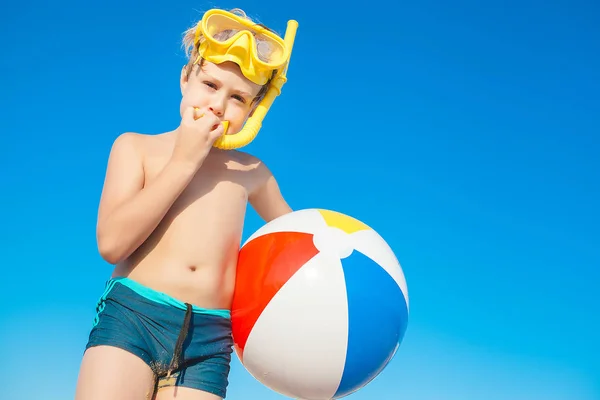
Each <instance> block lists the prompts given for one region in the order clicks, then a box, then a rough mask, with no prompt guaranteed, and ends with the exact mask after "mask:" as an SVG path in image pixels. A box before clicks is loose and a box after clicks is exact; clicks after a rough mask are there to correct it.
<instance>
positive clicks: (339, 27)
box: [0, 0, 600, 400]
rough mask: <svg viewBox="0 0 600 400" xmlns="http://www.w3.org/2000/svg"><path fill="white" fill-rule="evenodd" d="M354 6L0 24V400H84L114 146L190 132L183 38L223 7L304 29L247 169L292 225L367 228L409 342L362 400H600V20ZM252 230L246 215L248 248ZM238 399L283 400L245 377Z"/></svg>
mask: <svg viewBox="0 0 600 400" xmlns="http://www.w3.org/2000/svg"><path fill="white" fill-rule="evenodd" d="M450 3H452V4H450ZM351 4H352V3H346V2H344V3H338V2H333V1H331V2H326V1H312V0H308V1H300V2H297V3H296V2H292V1H289V2H268V1H264V2H256V1H249V0H240V1H238V2H232V1H229V0H228V1H223V2H219V3H216V2H211V3H208V2H203V1H190V0H180V1H158V0H157V1H155V2H143V1H132V0H119V1H115V0H109V1H102V2H81V1H66V0H63V1H54V2H46V1H40V0H31V1H26V2H21V3H18V2H16V1H9V2H8V3H6V4H5V5H3V6H2V9H3V12H2V16H0V22H1V23H0V34H1V37H2V38H3V40H2V44H1V46H2V57H0V88H1V91H0V92H1V93H0V109H1V110H2V114H1V115H2V117H1V118H0V131H1V135H2V141H3V144H2V157H1V158H0V167H1V171H2V172H1V174H0V187H1V188H2V193H3V194H2V223H1V224H0V226H1V227H0V243H2V247H1V248H2V257H3V268H2V271H3V274H4V277H3V279H2V280H1V283H0V285H1V287H0V354H2V358H3V361H2V362H1V363H0V372H1V375H2V376H3V377H4V382H5V385H4V389H2V393H3V394H2V398H3V399H6V400H21V399H23V400H30V399H38V398H40V399H41V398H43V399H45V400H59V399H60V400H64V399H67V398H72V394H73V390H74V386H75V381H76V378H77V371H78V367H79V362H80V358H81V353H82V350H83V348H84V345H85V343H86V340H87V334H88V331H89V329H90V327H91V323H92V319H93V317H94V307H95V302H96V300H97V299H98V296H99V295H100V294H101V291H102V289H103V285H104V282H105V280H106V279H107V278H108V276H109V274H110V273H111V268H110V266H109V265H107V264H106V263H104V262H103V261H102V259H101V258H100V257H99V255H98V253H97V250H96V243H95V222H96V221H95V218H96V209H97V205H98V199H99V194H100V190H101V185H102V181H103V177H104V168H105V165H106V160H107V156H108V152H109V149H110V146H111V143H112V141H113V140H114V139H115V137H116V136H117V135H119V134H120V133H121V132H124V131H138V132H146V133H153V132H161V131H165V130H169V129H172V128H174V127H176V125H177V123H178V121H179V114H178V102H179V96H180V93H179V87H178V79H179V71H180V68H181V66H182V64H183V63H184V62H185V60H184V54H183V52H182V51H181V49H180V37H181V32H182V31H183V30H184V29H185V28H187V27H188V26H190V25H191V24H192V23H193V22H194V21H195V19H196V18H198V17H199V16H200V12H201V11H202V10H206V9H208V8H211V7H213V6H218V7H222V8H232V7H241V8H243V9H245V10H246V11H248V12H249V13H250V15H252V16H254V17H258V19H259V20H260V21H261V22H263V23H265V24H267V25H269V26H271V27H273V28H275V29H277V30H278V31H280V32H283V31H284V30H285V24H286V21H287V20H288V19H290V18H294V19H297V20H298V21H299V23H300V26H299V30H298V36H297V40H296V46H295V48H294V53H293V58H292V64H291V66H290V70H289V82H288V84H287V85H286V86H285V87H284V93H283V94H282V96H281V97H279V98H278V99H277V101H276V103H275V105H274V106H273V108H272V110H271V113H270V114H269V115H268V116H267V119H266V120H265V124H264V128H263V130H262V131H261V133H260V135H259V136H258V138H257V140H256V141H255V142H254V143H253V144H252V145H251V146H249V148H248V150H249V151H251V152H253V153H255V154H257V155H258V156H260V157H261V158H263V159H264V160H265V162H266V163H267V164H268V165H269V166H270V167H271V169H272V170H273V171H274V172H275V174H276V175H277V177H278V179H279V181H280V184H281V187H282V190H283V192H284V194H285V195H286V197H287V199H288V201H289V203H290V204H291V205H292V206H293V207H294V208H296V209H300V208H311V207H323V208H329V209H334V210H337V211H341V212H344V213H347V214H350V215H352V216H354V217H357V218H359V219H361V220H363V221H364V222H366V223H367V224H369V225H371V226H372V227H374V228H375V229H376V230H377V231H378V232H379V233H380V234H381V235H382V236H383V237H384V238H386V239H387V241H388V242H389V244H390V245H391V246H392V247H393V249H394V250H395V252H396V254H397V256H398V258H399V259H400V261H401V263H402V265H403V268H404V271H405V274H406V277H407V281H408V285H409V291H410V299H411V315H410V322H409V327H408V331H407V334H406V338H405V340H404V342H403V344H402V346H401V347H400V350H399V352H398V354H397V356H396V357H395V358H394V360H393V361H392V362H391V363H390V364H389V366H388V368H387V369H386V370H385V371H384V372H383V373H382V374H381V375H380V376H379V377H378V378H377V379H376V380H375V381H374V382H372V383H371V384H370V385H369V386H367V387H366V388H364V389H363V390H362V391H360V392H358V393H357V394H356V395H353V396H352V397H351V398H352V399H356V400H359V399H384V400H387V399H390V400H395V399H410V400H425V399H427V400H429V399H431V400H481V399H486V400H505V399H506V400H509V399H510V400H532V399H544V400H558V399H560V400H594V399H595V400H597V399H600V340H599V338H600V328H599V326H598V325H599V319H600V318H599V317H598V316H599V315H600V296H598V294H597V293H596V292H595V291H596V290H598V282H599V280H600V271H599V270H598V267H599V265H600V233H599V229H598V226H599V223H600V213H599V211H598V205H599V204H600V185H599V182H600V161H599V159H598V157H599V155H600V138H599V133H600V100H599V93H600V45H599V43H600V25H599V23H598V21H599V20H600V6H598V5H597V4H595V2H593V1H589V0H587V1H584V0H573V1H570V2H567V1H566V0H558V1H554V2H542V1H540V0H529V1H504V2H497V1H488V2H478V1H459V2H442V1H433V0H425V1H420V2H405V1H392V0H389V1H387V2H379V3H376V4H374V5H376V7H371V6H370V5H371V3H368V2H367V3H364V5H362V6H358V5H359V4H360V3H356V4H357V6H352V5H351ZM294 154H295V155H294ZM260 226H261V222H260V221H259V220H258V219H257V217H256V214H254V212H252V211H251V212H250V214H249V216H248V219H247V225H246V227H245V232H244V236H245V237H248V236H249V235H250V234H251V233H252V232H253V231H254V230H256V229H257V228H258V227H260ZM7 390H8V393H7ZM229 390H230V391H229V393H230V396H229V398H230V399H264V400H268V399H279V398H281V397H280V396H278V395H276V394H274V393H272V392H270V391H269V390H268V389H266V388H264V387H262V386H261V385H260V384H259V383H257V382H256V381H254V379H253V378H252V377H251V376H250V375H249V374H248V373H246V372H245V370H244V369H243V367H242V366H241V365H240V364H239V362H238V361H237V360H236V361H235V362H234V364H233V367H232V373H231V384H230V389H229Z"/></svg>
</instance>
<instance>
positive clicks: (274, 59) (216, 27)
mask: <svg viewBox="0 0 600 400" xmlns="http://www.w3.org/2000/svg"><path fill="white" fill-rule="evenodd" d="M297 29H298V22H296V21H294V20H289V21H288V24H287V29H286V32H285V38H284V39H281V38H280V37H279V36H277V35H276V34H275V33H273V32H271V31H270V30H268V29H267V28H264V27H263V26H261V25H257V24H255V23H253V22H251V21H248V20H247V19H244V18H241V17H239V16H237V15H235V14H233V13H230V12H227V11H224V10H219V9H213V10H209V11H207V12H206V13H205V14H204V16H203V17H202V21H200V23H199V24H198V26H197V28H196V36H195V40H194V47H197V48H198V59H197V60H196V63H198V61H199V60H200V59H201V58H203V59H205V60H206V61H208V62H212V63H214V64H220V63H223V62H225V61H231V62H234V63H236V64H237V65H238V66H239V67H240V69H241V71H242V73H243V74H244V76H245V77H246V78H248V80H250V81H252V82H254V83H256V84H257V85H265V84H267V83H268V85H269V86H268V89H267V92H266V94H265V96H264V97H263V99H262V100H261V101H260V103H259V104H258V105H257V106H256V109H255V110H254V112H253V114H252V116H251V117H249V118H248V120H247V121H246V123H245V124H244V127H243V128H242V130H241V131H239V132H237V133H235V134H227V128H228V126H229V123H228V121H224V126H225V134H224V135H223V136H221V137H220V138H219V139H217V140H216V141H215V143H214V146H215V147H217V148H219V149H224V150H230V149H237V148H240V147H243V146H246V145H247V144H248V143H250V142H251V141H253V140H254V138H255V137H256V135H258V131H259V130H260V128H261V126H262V121H263V119H264V118H265V116H266V115H267V112H268V111H269V108H270V107H271V105H272V104H273V101H274V100H275V98H276V97H277V96H279V95H280V94H281V88H282V87H283V85H284V84H285V83H286V82H287V77H286V73H287V69H288V66H289V62H290V57H291V53H292V48H293V46H294V39H295V37H296V30H297ZM201 36H202V37H203V39H201Z"/></svg>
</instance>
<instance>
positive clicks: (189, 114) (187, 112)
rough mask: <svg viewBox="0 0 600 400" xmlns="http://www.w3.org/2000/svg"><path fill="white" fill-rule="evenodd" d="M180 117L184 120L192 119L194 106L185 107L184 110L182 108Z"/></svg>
mask: <svg viewBox="0 0 600 400" xmlns="http://www.w3.org/2000/svg"><path fill="white" fill-rule="evenodd" d="M181 119H182V120H183V121H186V122H192V121H194V107H186V108H185V110H183V115H182V116H181Z"/></svg>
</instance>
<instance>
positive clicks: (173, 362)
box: [167, 303, 192, 378]
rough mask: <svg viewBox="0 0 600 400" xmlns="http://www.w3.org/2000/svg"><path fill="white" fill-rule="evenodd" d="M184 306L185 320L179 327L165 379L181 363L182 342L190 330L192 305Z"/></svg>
mask: <svg viewBox="0 0 600 400" xmlns="http://www.w3.org/2000/svg"><path fill="white" fill-rule="evenodd" d="M185 305H186V307H187V309H186V311H185V318H184V319H183V326H182V327H181V331H180V332H179V337H178V338H177V342H176V343H175V349H174V350H173V358H172V359H171V363H170V364H169V369H168V372H167V378H169V377H170V376H171V372H173V371H174V370H176V369H177V368H179V362H180V361H181V360H180V359H181V353H182V351H183V342H185V338H186V337H187V333H188V331H189V328H190V319H191V317H192V305H191V304H188V303H185Z"/></svg>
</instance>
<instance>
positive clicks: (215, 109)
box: [208, 106, 223, 117]
mask: <svg viewBox="0 0 600 400" xmlns="http://www.w3.org/2000/svg"><path fill="white" fill-rule="evenodd" d="M208 109H209V110H210V111H211V112H212V113H213V114H215V115H216V116H217V117H222V116H223V107H217V106H212V107H208Z"/></svg>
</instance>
